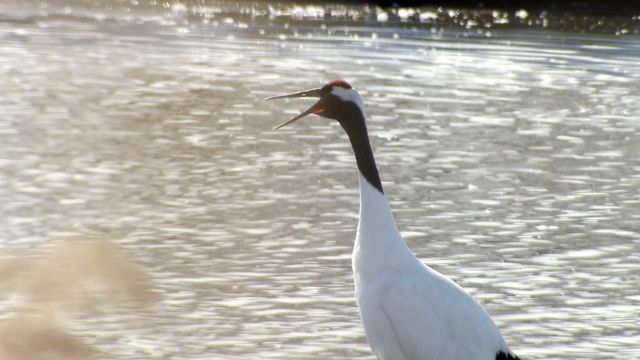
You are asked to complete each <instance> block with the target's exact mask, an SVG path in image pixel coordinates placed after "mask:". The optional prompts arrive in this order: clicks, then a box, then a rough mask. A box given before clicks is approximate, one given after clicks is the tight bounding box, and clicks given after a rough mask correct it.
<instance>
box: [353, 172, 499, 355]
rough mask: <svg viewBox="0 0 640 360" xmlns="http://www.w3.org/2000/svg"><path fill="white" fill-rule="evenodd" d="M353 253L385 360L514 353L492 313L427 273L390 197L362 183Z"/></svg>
mask: <svg viewBox="0 0 640 360" xmlns="http://www.w3.org/2000/svg"><path fill="white" fill-rule="evenodd" d="M359 179H360V222H359V224H358V233H357V236H356V242H355V246H354V249H353V276H354V280H355V288H356V301H357V302H358V306H359V307H360V313H361V315H362V322H363V324H364V329H365V332H366V334H367V339H368V340H369V343H370V344H371V348H372V349H373V351H374V352H375V353H376V355H377V356H378V358H380V359H385V360H387V359H394V360H403V359H406V360H410V359H451V360H454V359H461V360H462V359H465V360H468V359H492V360H493V359H495V358H496V354H497V353H498V352H499V351H500V350H502V351H504V352H505V353H508V347H507V345H506V344H505V342H504V340H503V339H502V336H501V335H500V332H499V331H498V329H497V328H496V326H495V325H494V323H493V321H492V320H491V318H490V317H489V315H488V314H487V312H486V311H485V310H484V309H483V308H482V307H481V306H480V305H479V304H478V303H477V302H476V301H475V300H474V299H473V298H472V297H471V296H469V295H468V294H467V293H466V292H465V291H464V290H462V288H460V287H459V286H458V285H456V284H455V283H454V282H453V281H451V280H450V279H448V278H446V277H445V276H443V275H441V274H440V273H438V272H436V271H434V270H433V269H431V268H429V267H428V266H425V265H424V264H423V263H422V262H421V261H420V260H418V258H416V256H415V255H414V254H413V252H411V250H409V248H408V247H407V246H406V244H405V242H404V241H403V240H402V238H401V237H400V233H399V232H398V230H397V228H396V225H395V222H394V220H393V217H392V215H391V210H390V208H389V205H388V203H387V200H386V198H385V196H384V195H383V194H381V193H380V192H379V191H378V190H377V189H375V188H374V187H373V186H371V184H369V182H368V181H367V180H366V179H365V178H364V177H363V176H362V175H360V176H359Z"/></svg>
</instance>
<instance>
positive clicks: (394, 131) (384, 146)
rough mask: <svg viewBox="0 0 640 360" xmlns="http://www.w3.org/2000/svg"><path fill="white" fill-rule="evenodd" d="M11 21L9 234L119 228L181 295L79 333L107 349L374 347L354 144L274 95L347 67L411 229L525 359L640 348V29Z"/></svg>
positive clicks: (1, 65)
mask: <svg viewBox="0 0 640 360" xmlns="http://www.w3.org/2000/svg"><path fill="white" fill-rule="evenodd" d="M160 6H161V5H158V7H160ZM2 9H3V13H2V14H3V17H2V19H3V20H2V21H0V41H1V42H2V46H0V90H1V91H2V97H1V98H0V113H1V114H2V115H0V143H1V144H2V146H1V147H0V184H1V186H0V198H1V199H2V203H1V205H0V211H1V212H2V216H1V217H0V228H1V229H2V233H1V234H0V241H1V246H2V248H15V247H19V248H20V247H23V248H30V247H34V246H38V245H39V244H41V243H43V242H44V241H45V240H47V239H49V238H55V237H57V236H61V235H66V234H69V233H100V234H108V235H110V236H112V237H116V238H121V239H123V240H122V241H121V242H120V244H121V245H122V246H124V247H126V248H127V249H128V250H129V251H130V252H131V253H132V254H134V255H135V256H137V257H138V258H139V259H140V261H141V262H142V263H143V264H144V265H145V266H146V268H147V269H148V270H149V272H150V274H151V276H152V278H153V279H154V281H155V285H156V288H157V291H158V292H159V293H160V295H161V299H162V300H161V301H160V303H159V304H158V305H157V306H155V307H151V308H150V309H149V310H148V311H140V310H136V312H134V313H127V312H124V311H123V312H122V313H120V312H117V313H113V314H111V313H105V314H101V315H100V316H97V317H87V318H82V319H79V320H77V321H75V322H74V323H73V325H72V327H73V328H74V329H75V331H76V332H77V333H79V334H81V336H82V337H83V338H84V340H85V341H86V342H89V343H91V344H94V345H96V346H97V347H98V348H99V349H100V350H101V351H104V352H105V353H108V354H110V355H112V356H113V357H114V358H118V359H134V358H136V359H148V358H152V359H213V358H215V359H218V358H245V359H246V358H274V359H282V358H289V359H294V358H295V359H302V358H305V359H321V358H362V359H373V356H372V354H371V351H370V350H369V346H368V344H367V343H366V339H365V337H364V333H363V330H362V328H361V325H360V321H359V315H358V310H357V308H356V304H355V301H354V300H353V281H352V277H351V263H350V255H351V248H352V241H353V238H354V236H355V227H356V223H357V210H358V196H357V179H356V174H355V167H354V161H353V158H352V154H351V150H350V148H349V145H348V142H347V139H346V136H345V135H344V134H343V133H342V131H341V130H340V129H339V126H338V125H337V124H333V123H330V122H328V121H327V120H324V119H320V118H308V119H305V120H304V121H301V122H299V123H297V124H296V125H294V126H290V127H288V128H285V129H282V130H279V131H277V132H274V131H271V130H270V129H271V127H272V126H274V125H276V124H278V123H279V122H281V121H282V120H285V119H286V118H287V117H289V116H291V115H292V114H295V113H297V112H298V111H299V110H302V109H304V108H305V106H307V105H308V104H307V103H306V102H305V101H304V100H299V101H290V102H282V103H267V102H264V101H263V100H262V99H263V98H264V97H265V96H269V95H273V94H279V93H282V92H288V91H297V90H302V89H306V88H311V87H315V86H318V85H320V84H322V83H324V82H325V81H326V80H330V79H336V78H344V79H347V80H348V81H349V82H351V83H353V84H354V85H355V86H356V87H357V88H358V89H359V91H360V93H361V94H362V96H363V98H364V99H365V104H366V107H367V112H368V114H369V127H370V133H371V136H372V137H373V139H372V141H373V144H374V147H375V151H376V155H377V158H378V162H379V166H380V171H381V176H382V179H383V183H384V186H385V190H386V193H387V196H388V198H389V199H390V201H391V204H392V207H393V208H394V213H395V216H396V220H397V222H398V225H399V228H400V229H401V230H402V231H403V234H404V235H405V239H406V241H407V242H408V243H409V245H410V247H411V248H412V249H413V250H414V251H415V252H416V253H417V254H418V255H419V257H421V258H422V259H423V260H424V261H425V262H426V263H428V264H429V265H431V266H432V267H434V268H435V269H437V270H439V271H441V272H443V273H444V274H446V275H448V276H450V277H452V278H453V279H455V280H456V281H457V282H458V283H460V284H461V285H462V286H463V287H465V288H466V289H467V290H469V291H470V292H471V293H472V294H473V296H475V297H476V298H477V299H478V300H479V301H480V302H481V303H482V304H483V305H484V306H485V307H486V308H487V309H488V310H489V312H490V313H491V314H492V315H493V317H494V319H495V321H496V322H497V324H498V326H499V327H500V328H501V331H502V333H503V335H504V336H505V338H506V339H507V341H508V343H509V344H510V346H511V347H512V348H513V349H514V350H515V351H516V352H517V353H518V354H520V355H521V356H525V357H527V358H548V359H552V358H564V359H595V358H601V359H611V358H634V357H637V356H638V354H640V329H639V326H638V318H639V317H640V294H639V290H638V289H639V288H640V226H639V225H638V223H639V221H640V197H639V195H640V193H639V190H638V189H639V188H640V142H639V140H640V122H639V119H640V95H638V94H640V63H639V62H638V59H639V58H640V42H639V39H638V37H637V35H628V36H617V37H616V36H613V35H611V36H605V35H596V34H589V33H587V34H578V33H566V32H565V33H561V32H552V31H548V30H547V31H545V30H543V29H542V30H541V29H527V28H515V29H502V30H496V31H492V32H491V33H487V32H480V33H478V32H477V31H473V30H465V29H446V28H430V27H429V26H426V27H411V26H399V25H397V24H396V25H394V24H386V25H385V24H375V26H374V25H371V22H366V21H363V22H358V21H353V22H346V23H338V22H327V23H325V22H323V21H321V20H320V21H318V20H314V21H311V20H309V22H308V23H306V22H305V20H304V18H302V19H300V20H299V21H298V22H297V23H296V26H291V24H290V23H289V22H288V21H287V20H286V19H285V20H283V21H265V22H264V23H260V24H257V23H251V22H249V23H247V22H243V21H244V20H243V19H244V18H243V17H242V16H240V15H238V17H236V18H234V17H229V16H227V17H224V16H222V17H221V16H217V17H216V16H212V17H211V19H209V20H210V21H203V19H202V18H201V17H198V18H195V19H194V18H191V17H189V16H188V14H187V15H185V13H188V8H187V7H186V6H185V7H184V8H183V7H178V8H175V7H174V8H173V10H174V12H177V13H179V14H178V15H180V16H165V15H162V16H158V15H157V14H156V15H154V14H152V15H153V16H152V15H149V13H148V11H147V12H145V11H142V10H140V11H139V13H136V12H129V13H126V12H125V15H122V16H118V17H110V16H109V13H99V14H98V15H100V16H95V17H86V16H75V15H74V14H75V13H74V11H76V10H74V9H71V10H68V9H66V10H65V9H62V10H60V11H61V13H67V15H66V16H65V15H60V14H58V15H56V16H53V15H50V14H49V13H48V12H47V11H51V9H50V8H48V9H44V10H42V9H40V10H39V11H40V13H38V14H36V15H33V14H31V15H28V16H25V15H24V14H23V13H21V11H23V10H24V9H21V8H20V7H19V6H18V5H17V4H9V5H7V4H4V7H2ZM16 9H18V10H16ZM174 15H175V14H174ZM276 20H277V19H276Z"/></svg>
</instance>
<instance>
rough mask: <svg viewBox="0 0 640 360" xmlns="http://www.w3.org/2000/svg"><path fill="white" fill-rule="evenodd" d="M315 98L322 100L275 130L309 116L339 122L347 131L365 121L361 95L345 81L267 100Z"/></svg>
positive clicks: (336, 81)
mask: <svg viewBox="0 0 640 360" xmlns="http://www.w3.org/2000/svg"><path fill="white" fill-rule="evenodd" d="M300 97H313V98H320V99H319V100H318V102H316V103H315V104H314V105H313V106H311V107H310V108H309V109H307V110H306V111H304V112H302V113H300V115H298V116H296V117H294V118H293V119H291V120H287V121H285V122H283V123H282V124H280V125H278V126H276V127H275V128H273V129H274V130H276V129H280V128H281V127H283V126H285V125H289V124H291V123H292V122H294V121H296V120H299V119H302V118H303V117H305V116H307V115H309V114H316V115H320V116H322V117H325V118H329V119H334V120H337V121H338V122H339V123H340V124H341V125H342V126H343V127H344V128H345V129H346V128H348V127H350V126H349V125H350V122H354V121H363V120H364V106H363V104H362V99H361V98H360V94H358V92H357V91H356V90H355V89H353V88H352V87H351V85H349V83H348V82H346V81H344V80H334V81H331V82H328V83H327V84H325V85H324V86H323V87H321V88H317V89H311V90H306V91H300V92H297V93H293V94H287V95H279V96H272V97H269V98H267V99H266V100H274V99H284V98H300Z"/></svg>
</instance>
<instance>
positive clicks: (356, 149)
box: [338, 104, 384, 194]
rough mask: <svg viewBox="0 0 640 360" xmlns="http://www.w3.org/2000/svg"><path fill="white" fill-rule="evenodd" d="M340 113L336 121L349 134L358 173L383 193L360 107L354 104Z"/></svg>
mask: <svg viewBox="0 0 640 360" xmlns="http://www.w3.org/2000/svg"><path fill="white" fill-rule="evenodd" d="M342 115H343V116H341V117H340V118H339V119H338V122H340V125H342V128H344V130H345V131H346V132H347V136H349V141H351V146H352V147H353V153H354V154H355V156H356V163H357V164H358V169H359V170H360V173H362V176H364V177H365V179H367V181H368V182H369V184H371V185H373V187H375V188H376V189H378V191H380V192H381V193H383V194H384V191H382V183H381V182H380V175H379V174H378V167H377V166H376V160H375V159H374V158H373V151H372V150H371V143H370V142H369V134H368V132H367V124H366V122H365V119H364V114H363V113H362V111H360V108H359V107H358V106H356V105H355V104H354V105H353V106H350V107H349V109H347V111H345V112H344V113H343V114H342Z"/></svg>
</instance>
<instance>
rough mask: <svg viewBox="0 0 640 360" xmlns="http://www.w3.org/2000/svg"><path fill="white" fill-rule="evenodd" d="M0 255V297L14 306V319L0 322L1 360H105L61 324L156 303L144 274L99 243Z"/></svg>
mask: <svg viewBox="0 0 640 360" xmlns="http://www.w3.org/2000/svg"><path fill="white" fill-rule="evenodd" d="M3 255H4V256H3V259H2V260H0V297H4V298H6V299H8V298H11V299H12V300H13V301H12V302H13V305H11V308H10V309H9V311H10V313H12V314H13V316H11V317H10V318H8V319H6V320H4V321H2V322H0V360H5V359H7V360H9V359H16V360H18V359H19V360H31V359H33V360H36V359H98V358H101V359H102V358H107V356H106V355H105V354H103V353H100V352H99V351H97V350H96V349H94V348H93V347H91V346H90V345H88V344H85V343H84V342H83V341H82V339H81V338H80V337H79V336H78V335H75V334H73V333H72V332H70V331H68V330H66V327H65V324H66V322H65V320H66V321H69V320H68V319H73V315H83V316H86V315H87V314H91V313H92V312H93V311H95V310H104V309H105V308H108V307H111V306H127V307H129V306H133V307H137V306H146V305H148V304H149V303H150V302H152V301H153V300H154V298H155V296H154V293H153V292H152V291H151V285H150V280H149V278H148V277H147V276H146V274H145V273H144V272H143V271H142V270H141V269H140V268H139V267H138V266H136V265H135V263H134V262H133V261H132V260H131V258H129V257H128V256H127V255H126V254H125V252H124V251H123V250H122V249H121V248H119V247H118V246H116V245H115V244H114V243H113V242H111V241H109V240H107V239H104V238H97V237H83V238H78V237H76V238H69V239H64V240H59V241H56V242H54V243H53V244H51V246H48V247H47V249H46V250H44V251H40V252H33V253H25V252H22V253H12V254H3Z"/></svg>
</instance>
